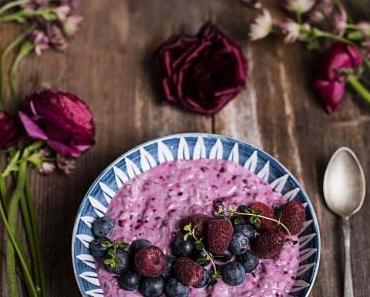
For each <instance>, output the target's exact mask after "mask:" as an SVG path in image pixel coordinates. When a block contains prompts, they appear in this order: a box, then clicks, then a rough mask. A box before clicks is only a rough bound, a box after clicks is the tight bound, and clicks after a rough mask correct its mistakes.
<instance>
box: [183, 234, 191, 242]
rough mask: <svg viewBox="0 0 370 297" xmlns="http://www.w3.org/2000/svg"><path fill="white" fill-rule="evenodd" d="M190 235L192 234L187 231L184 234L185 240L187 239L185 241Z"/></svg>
mask: <svg viewBox="0 0 370 297" xmlns="http://www.w3.org/2000/svg"><path fill="white" fill-rule="evenodd" d="M189 236H190V234H189V233H186V234H185V235H184V240H185V241H187V240H188V238H189Z"/></svg>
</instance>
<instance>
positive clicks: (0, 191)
mask: <svg viewBox="0 0 370 297" xmlns="http://www.w3.org/2000/svg"><path fill="white" fill-rule="evenodd" d="M7 192H8V191H7V190H6V182H5V178H4V177H3V176H2V175H1V174H0V198H1V199H0V203H2V204H3V206H4V208H6V205H7V204H8V193H7Z"/></svg>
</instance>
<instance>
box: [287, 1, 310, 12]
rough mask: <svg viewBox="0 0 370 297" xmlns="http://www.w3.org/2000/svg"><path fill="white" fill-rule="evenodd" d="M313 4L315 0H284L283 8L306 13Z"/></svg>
mask: <svg viewBox="0 0 370 297" xmlns="http://www.w3.org/2000/svg"><path fill="white" fill-rule="evenodd" d="M314 4H315V0H285V4H284V6H285V8H286V9H287V10H289V11H291V12H295V13H297V12H298V13H306V12H308V11H309V10H310V9H311V8H312V7H313V6H314Z"/></svg>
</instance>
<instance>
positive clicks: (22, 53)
mask: <svg viewBox="0 0 370 297" xmlns="http://www.w3.org/2000/svg"><path fill="white" fill-rule="evenodd" d="M33 48H34V46H33V44H32V43H31V42H29V41H26V42H24V43H23V45H22V46H21V48H20V49H19V51H18V54H17V55H16V56H15V57H14V59H13V62H12V64H11V65H10V67H9V71H8V83H9V90H10V94H11V97H12V99H13V102H14V105H15V109H17V102H16V93H15V89H14V78H15V74H16V71H17V67H18V65H19V63H20V62H21V61H22V59H23V58H24V57H26V56H27V55H28V54H29V53H30V52H31V51H32V50H33Z"/></svg>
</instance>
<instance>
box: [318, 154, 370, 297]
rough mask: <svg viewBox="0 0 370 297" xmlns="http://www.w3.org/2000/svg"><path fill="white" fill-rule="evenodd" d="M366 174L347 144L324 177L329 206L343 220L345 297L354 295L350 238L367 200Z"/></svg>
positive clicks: (334, 156)
mask: <svg viewBox="0 0 370 297" xmlns="http://www.w3.org/2000/svg"><path fill="white" fill-rule="evenodd" d="M365 192H366V181H365V174H364V170H363V169H362V166H361V164H360V161H359V159H358V158H357V156H356V154H355V153H354V152H353V151H352V150H351V149H349V148H347V147H341V148H339V149H338V150H337V151H336V152H335V153H334V154H333V156H332V157H331V159H330V161H329V164H328V166H327V168H326V172H325V177H324V197H325V201H326V204H327V205H328V207H329V209H330V210H331V211H332V212H334V213H335V214H337V215H339V216H340V217H342V219H343V221H342V222H343V236H344V247H345V269H344V271H345V274H344V297H354V293H353V281H352V268H351V253H350V238H351V232H350V231H351V228H350V221H349V219H350V218H351V216H352V215H354V214H355V213H356V212H358V211H359V210H360V209H361V207H362V205H363V203H364V200H365Z"/></svg>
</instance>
